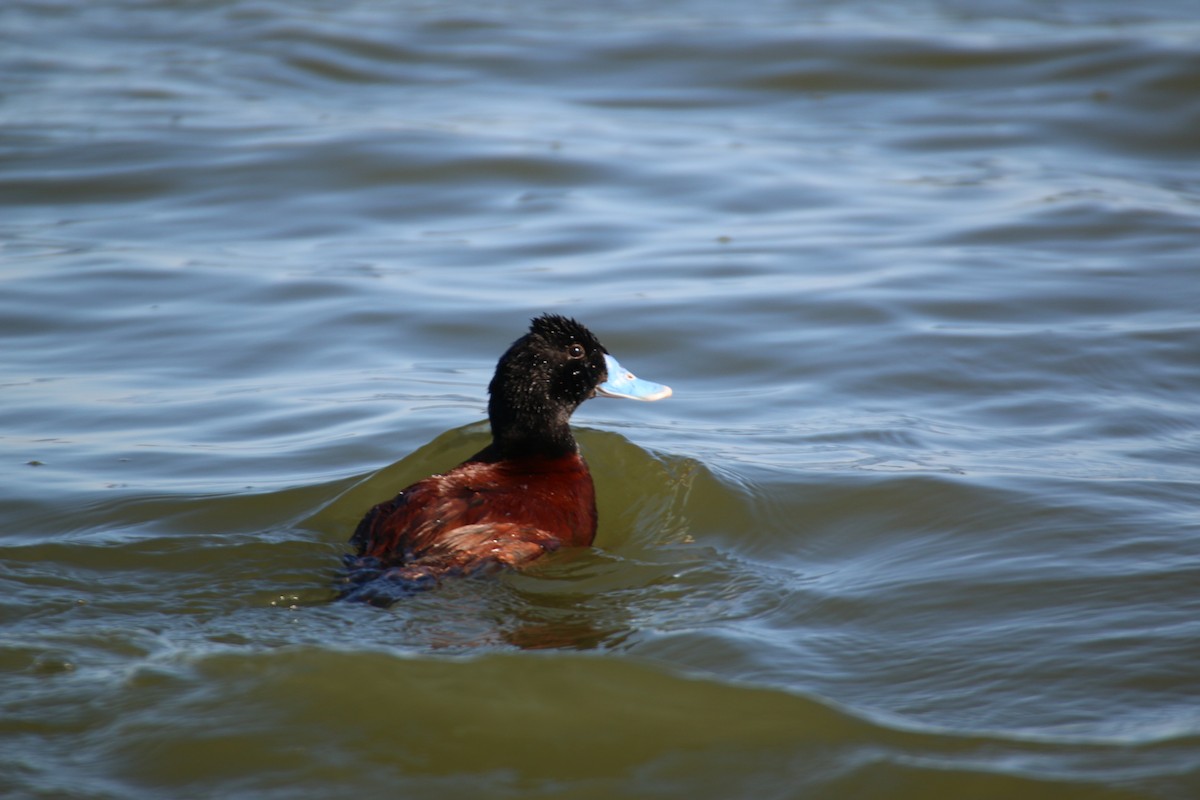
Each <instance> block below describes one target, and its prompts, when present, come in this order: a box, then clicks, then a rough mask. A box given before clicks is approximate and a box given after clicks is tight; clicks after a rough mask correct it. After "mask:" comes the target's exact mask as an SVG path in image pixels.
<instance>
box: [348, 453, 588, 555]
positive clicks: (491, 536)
mask: <svg viewBox="0 0 1200 800" xmlns="http://www.w3.org/2000/svg"><path fill="white" fill-rule="evenodd" d="M485 452H486V451H485ZM595 535H596V495H595V489H594V488H593V485H592V477H591V475H590V473H589V472H588V468H587V464H586V463H585V462H584V460H583V458H582V457H581V456H580V455H578V454H577V453H572V454H569V455H566V456H561V457H554V458H548V457H542V456H534V457H524V458H508V459H504V460H495V461H493V460H487V459H486V457H484V454H480V456H476V457H475V458H474V459H472V460H470V461H467V462H465V463H463V464H461V465H460V466H458V467H456V468H455V469H453V470H451V471H450V472H447V473H446V474H444V475H433V476H430V477H428V478H426V479H424V480H422V481H420V482H418V483H415V484H413V485H412V486H410V487H408V488H407V489H405V490H404V491H402V492H401V493H400V494H398V495H397V496H396V497H394V498H393V499H391V500H389V501H387V502H384V503H380V504H379V505H377V506H375V507H374V508H373V509H371V510H370V511H369V512H368V513H367V515H366V516H365V517H364V518H363V520H362V522H360V523H359V525H358V529H357V530H356V531H355V532H354V536H353V538H352V539H351V542H352V543H353V544H354V545H355V546H356V547H357V548H358V555H359V556H360V557H367V558H371V559H375V560H376V561H378V563H379V564H380V565H381V566H383V567H395V566H405V565H414V564H421V565H422V566H427V567H430V568H432V569H435V570H446V571H449V570H454V571H464V572H469V571H473V570H474V569H478V568H479V567H482V566H486V565H487V564H492V563H494V564H503V565H507V566H518V565H520V564H522V563H525V562H527V561H529V560H531V559H533V558H536V557H537V556H539V555H541V554H542V553H544V552H546V551H547V550H554V549H557V548H558V547H564V546H566V547H576V546H579V547H582V546H587V545H590V544H591V543H592V540H593V539H594V538H595Z"/></svg>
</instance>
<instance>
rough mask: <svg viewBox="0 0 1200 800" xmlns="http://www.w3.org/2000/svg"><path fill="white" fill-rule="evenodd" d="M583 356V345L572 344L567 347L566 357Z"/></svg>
mask: <svg viewBox="0 0 1200 800" xmlns="http://www.w3.org/2000/svg"><path fill="white" fill-rule="evenodd" d="M583 356H584V349H583V345H581V344H573V345H571V346H570V347H568V348H567V357H568V358H583Z"/></svg>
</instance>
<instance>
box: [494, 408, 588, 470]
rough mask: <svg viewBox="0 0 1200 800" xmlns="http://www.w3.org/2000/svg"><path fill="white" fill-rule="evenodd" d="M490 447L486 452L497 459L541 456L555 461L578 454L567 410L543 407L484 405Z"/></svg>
mask: <svg viewBox="0 0 1200 800" xmlns="http://www.w3.org/2000/svg"><path fill="white" fill-rule="evenodd" d="M488 419H489V421H490V422H491V425H492V444H491V445H490V446H489V447H488V448H487V451H490V452H491V453H494V454H495V455H496V456H497V457H498V458H518V457H527V456H541V457H543V458H558V457H561V456H567V455H572V454H574V453H577V452H579V446H578V445H577V444H576V443H575V437H574V435H572V433H571V424H570V419H571V414H570V411H568V410H566V409H562V408H553V407H546V406H541V407H539V406H537V405H535V406H530V405H527V404H526V405H522V406H519V407H514V406H513V405H511V404H505V403H499V402H497V401H496V399H495V398H494V397H493V399H492V401H491V402H490V403H488Z"/></svg>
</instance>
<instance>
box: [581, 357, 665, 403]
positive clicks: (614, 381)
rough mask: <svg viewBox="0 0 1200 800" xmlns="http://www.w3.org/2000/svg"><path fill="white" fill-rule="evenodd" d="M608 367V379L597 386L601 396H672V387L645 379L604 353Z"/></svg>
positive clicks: (654, 397) (632, 398)
mask: <svg viewBox="0 0 1200 800" xmlns="http://www.w3.org/2000/svg"><path fill="white" fill-rule="evenodd" d="M604 363H605V365H606V366H607V367H608V380H606V381H605V382H604V383H602V384H600V385H599V386H597V387H596V394H598V395H600V396H601V397H623V398H625V399H626V400H662V399H663V398H664V397H670V396H671V387H670V386H663V385H662V384H661V383H654V382H653V381H644V380H642V379H641V378H639V377H638V376H636V375H634V374H633V373H632V372H630V371H629V370H627V369H625V368H624V367H622V366H621V365H620V363H618V362H617V360H616V359H615V358H613V357H612V356H610V355H608V354H607V353H605V354H604Z"/></svg>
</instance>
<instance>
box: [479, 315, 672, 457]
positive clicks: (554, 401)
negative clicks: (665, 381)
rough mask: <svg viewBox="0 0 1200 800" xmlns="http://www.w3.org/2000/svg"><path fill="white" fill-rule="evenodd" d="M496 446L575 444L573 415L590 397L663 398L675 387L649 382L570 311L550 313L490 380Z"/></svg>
mask: <svg viewBox="0 0 1200 800" xmlns="http://www.w3.org/2000/svg"><path fill="white" fill-rule="evenodd" d="M488 392H489V394H490V395H491V398H490V400H489V401H488V418H489V419H490V420H491V424H492V437H493V440H494V445H495V446H496V447H498V448H501V449H502V450H511V451H513V452H520V453H526V454H533V453H547V454H555V453H565V452H572V451H574V449H575V439H574V437H572V436H571V428H570V425H569V420H570V419H571V414H573V413H575V409H577V408H579V405H580V404H581V403H582V402H583V401H584V400H587V399H588V398H589V397H594V396H596V395H602V396H605V397H622V398H627V399H630V400H661V399H663V398H664V397H670V395H671V389H670V388H669V387H667V386H663V385H662V384H658V383H651V382H650V381H643V380H640V379H638V378H637V377H635V376H634V374H633V373H632V372H629V371H628V370H626V369H625V368H624V367H622V366H621V365H620V364H619V363H617V360H616V359H615V358H613V357H612V356H610V355H609V354H608V351H607V350H605V349H604V345H602V344H600V340H599V339H597V338H596V335H595V334H593V333H592V332H591V331H589V330H588V329H587V328H585V327H584V326H583V325H581V324H579V323H578V322H576V321H575V320H573V319H570V318H568V317H563V316H559V315H557V314H543V315H542V316H540V317H536V318H535V319H534V320H533V322H532V323H531V324H530V326H529V333H527V334H525V335H524V336H522V337H521V338H520V339H517V341H515V342H513V344H512V346H511V347H509V348H508V351H507V352H506V353H505V354H504V355H503V356H501V357H500V362H499V363H498V364H497V365H496V374H495V376H494V377H493V378H492V382H491V384H489V385H488Z"/></svg>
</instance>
